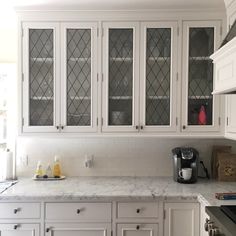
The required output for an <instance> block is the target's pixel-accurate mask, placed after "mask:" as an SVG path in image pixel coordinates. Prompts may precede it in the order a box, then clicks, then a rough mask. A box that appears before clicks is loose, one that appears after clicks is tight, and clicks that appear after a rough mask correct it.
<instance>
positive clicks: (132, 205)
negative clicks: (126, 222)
mask: <svg viewBox="0 0 236 236" xmlns="http://www.w3.org/2000/svg"><path fill="white" fill-rule="evenodd" d="M117 210H118V214H117V216H118V218H127V217H132V218H158V203H157V202H127V203H121V202H120V203H118V205H117Z"/></svg>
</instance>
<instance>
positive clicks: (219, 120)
mask: <svg viewBox="0 0 236 236" xmlns="http://www.w3.org/2000/svg"><path fill="white" fill-rule="evenodd" d="M218 123H219V126H220V125H221V119H220V117H219V119H218Z"/></svg>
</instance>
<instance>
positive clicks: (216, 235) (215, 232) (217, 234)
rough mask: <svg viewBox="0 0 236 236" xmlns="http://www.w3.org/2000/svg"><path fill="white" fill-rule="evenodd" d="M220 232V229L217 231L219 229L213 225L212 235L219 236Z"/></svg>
mask: <svg viewBox="0 0 236 236" xmlns="http://www.w3.org/2000/svg"><path fill="white" fill-rule="evenodd" d="M220 235H221V234H220V231H219V229H218V228H217V227H215V228H214V229H213V235H212V236H220Z"/></svg>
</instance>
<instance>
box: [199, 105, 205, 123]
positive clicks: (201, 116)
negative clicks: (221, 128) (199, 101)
mask: <svg viewBox="0 0 236 236" xmlns="http://www.w3.org/2000/svg"><path fill="white" fill-rule="evenodd" d="M206 123H207V116H206V110H205V107H204V106H201V108H200V111H199V114H198V124H199V125H206Z"/></svg>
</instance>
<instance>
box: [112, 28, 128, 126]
mask: <svg viewBox="0 0 236 236" xmlns="http://www.w3.org/2000/svg"><path fill="white" fill-rule="evenodd" d="M132 89H133V29H110V30H109V125H132V103H133V92H132Z"/></svg>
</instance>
